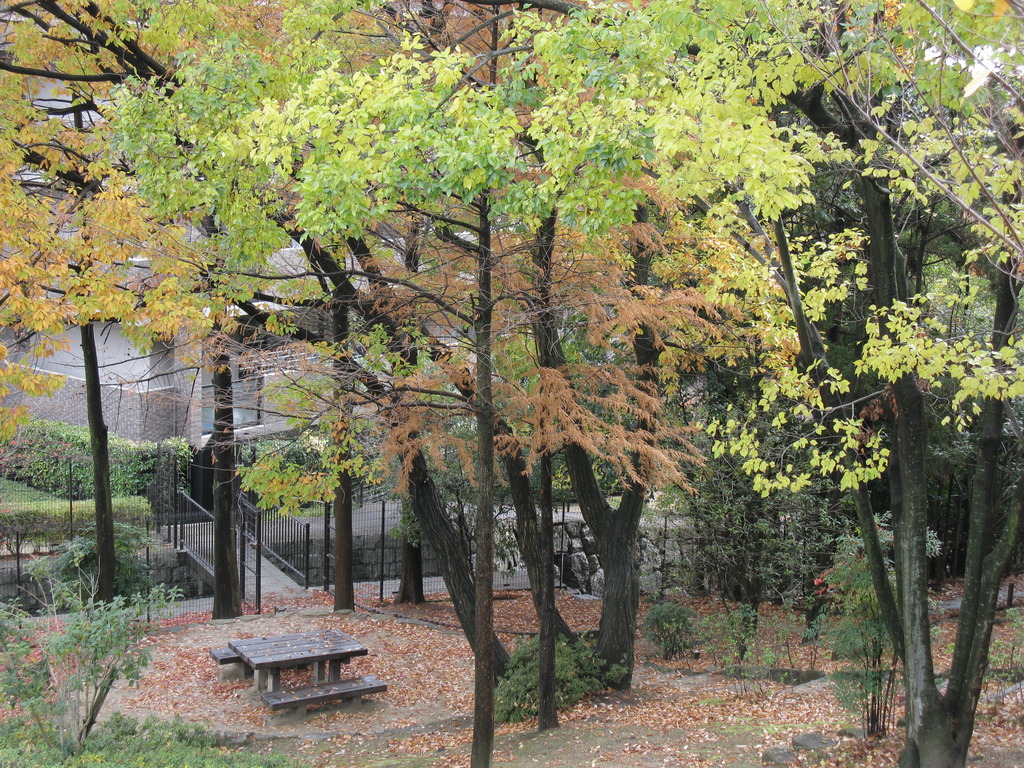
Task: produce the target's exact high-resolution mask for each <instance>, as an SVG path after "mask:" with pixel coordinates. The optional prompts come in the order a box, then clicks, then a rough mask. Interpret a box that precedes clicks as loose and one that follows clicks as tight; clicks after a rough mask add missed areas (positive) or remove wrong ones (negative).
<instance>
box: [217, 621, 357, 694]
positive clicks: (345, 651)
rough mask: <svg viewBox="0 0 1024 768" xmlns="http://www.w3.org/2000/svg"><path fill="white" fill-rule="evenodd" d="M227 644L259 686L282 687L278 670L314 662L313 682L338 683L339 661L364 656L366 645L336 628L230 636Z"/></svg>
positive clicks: (276, 688) (339, 677) (343, 662)
mask: <svg viewBox="0 0 1024 768" xmlns="http://www.w3.org/2000/svg"><path fill="white" fill-rule="evenodd" d="M228 648H230V649H231V650H232V651H234V652H235V653H236V654H237V655H238V658H239V659H240V660H241V662H242V663H243V664H245V665H246V666H247V667H249V668H250V669H251V670H252V671H253V672H254V673H255V675H256V687H257V689H258V690H263V689H264V688H267V689H268V691H269V692H270V693H275V692H278V691H280V690H281V670H282V669H288V668H290V667H301V666H306V665H312V666H313V682H314V683H320V682H328V683H337V682H339V681H340V680H341V665H342V664H348V662H349V661H350V660H351V659H352V658H353V657H355V656H365V655H366V654H367V652H368V651H367V648H366V647H365V646H364V645H363V644H362V643H360V642H358V641H356V640H353V639H352V638H351V637H349V636H348V635H346V634H345V633H344V632H341V631H340V630H337V629H324V630H318V631H315V632H297V633H295V634H292V635H276V636H272V637H254V638H250V639H248V640H232V641H231V642H229V643H228Z"/></svg>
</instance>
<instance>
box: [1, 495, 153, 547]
mask: <svg viewBox="0 0 1024 768" xmlns="http://www.w3.org/2000/svg"><path fill="white" fill-rule="evenodd" d="M74 505H75V518H74V525H75V530H76V531H77V530H80V529H82V528H84V527H85V526H86V525H88V524H90V523H91V522H92V520H93V519H94V518H95V516H96V505H95V504H94V503H93V502H92V501H91V500H86V501H76V502H74ZM113 506H114V518H115V519H117V520H120V521H124V522H132V523H136V524H140V525H144V524H145V522H146V520H148V519H149V517H150V507H149V502H148V501H147V500H146V499H144V498H142V497H141V496H122V497H117V498H115V499H113ZM70 538H71V530H70V528H69V526H68V502H67V501H57V502H54V501H27V502H20V501H10V500H6V501H3V500H0V547H7V548H11V547H13V546H14V545H16V544H17V543H18V542H30V543H33V544H56V543H58V542H62V541H67V540H69V539H70ZM12 551H13V550H12Z"/></svg>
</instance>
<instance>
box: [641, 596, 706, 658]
mask: <svg viewBox="0 0 1024 768" xmlns="http://www.w3.org/2000/svg"><path fill="white" fill-rule="evenodd" d="M643 626H644V635H645V636H646V637H647V639H648V640H650V641H651V642H653V643H654V644H655V645H657V646H658V648H659V649H660V650H661V656H662V658H664V659H671V658H674V657H676V656H678V655H679V654H681V653H682V652H683V651H685V650H688V649H690V648H692V647H693V645H694V630H695V628H696V627H695V624H694V613H693V611H691V610H690V609H689V608H685V607H683V606H681V605H679V604H678V603H658V604H657V605H654V606H652V607H651V609H650V610H649V611H648V612H647V615H646V616H645V617H644V625H643Z"/></svg>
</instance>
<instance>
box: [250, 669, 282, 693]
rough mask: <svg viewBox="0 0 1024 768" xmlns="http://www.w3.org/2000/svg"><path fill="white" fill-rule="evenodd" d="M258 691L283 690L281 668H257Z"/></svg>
mask: <svg viewBox="0 0 1024 768" xmlns="http://www.w3.org/2000/svg"><path fill="white" fill-rule="evenodd" d="M255 678H256V690H257V691H279V690H281V670H280V669H276V668H275V669H257V670H256V675H255Z"/></svg>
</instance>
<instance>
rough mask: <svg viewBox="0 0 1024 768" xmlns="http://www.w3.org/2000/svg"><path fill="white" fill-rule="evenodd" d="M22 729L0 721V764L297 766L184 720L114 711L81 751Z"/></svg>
mask: <svg viewBox="0 0 1024 768" xmlns="http://www.w3.org/2000/svg"><path fill="white" fill-rule="evenodd" d="M32 737H36V738H38V736H37V733H36V732H34V731H32V730H28V731H25V732H22V731H20V730H19V729H18V726H17V725H16V724H14V723H11V722H8V723H4V724H3V725H2V726H0V766H18V768H91V767H92V766H104V768H196V767H197V766H202V768H298V767H299V766H300V765H301V764H300V763H297V762H295V761H294V760H291V759H289V758H286V757H282V756H274V755H257V754H254V753H253V752H249V751H247V750H238V751H232V750H229V749H225V748H222V747H218V746H216V742H215V739H214V737H213V736H212V735H211V734H210V733H209V732H208V731H205V730H203V729H202V728H200V727H198V726H195V725H192V724H191V723H185V722H183V721H174V722H162V721H157V720H152V719H151V720H147V721H145V722H141V723H140V722H138V721H136V720H132V719H131V718H127V717H123V716H120V715H114V716H113V717H112V718H111V719H110V720H109V721H108V722H107V723H106V724H104V725H102V726H100V727H99V728H97V729H96V731H95V732H94V734H93V735H92V736H91V737H90V739H89V741H88V742H87V743H86V747H85V751H83V752H82V753H81V754H79V755H65V754H62V753H61V752H60V751H59V750H58V749H56V748H54V747H51V746H49V745H48V744H45V743H40V742H39V741H38V740H36V741H34V740H32Z"/></svg>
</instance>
